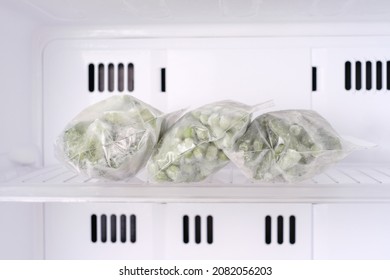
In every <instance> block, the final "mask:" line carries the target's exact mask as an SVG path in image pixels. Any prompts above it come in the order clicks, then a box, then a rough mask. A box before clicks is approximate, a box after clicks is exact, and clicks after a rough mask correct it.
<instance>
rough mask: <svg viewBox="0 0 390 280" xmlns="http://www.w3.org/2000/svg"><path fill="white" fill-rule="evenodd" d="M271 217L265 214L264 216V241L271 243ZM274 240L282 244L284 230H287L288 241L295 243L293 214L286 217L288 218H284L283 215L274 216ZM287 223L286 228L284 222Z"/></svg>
mask: <svg viewBox="0 0 390 280" xmlns="http://www.w3.org/2000/svg"><path fill="white" fill-rule="evenodd" d="M272 223H273V221H272V217H271V216H266V217H265V243H266V244H268V245H269V244H271V243H272V242H273V240H272V237H273V235H272ZM275 223H276V235H274V236H276V242H277V243H278V244H283V243H284V242H285V240H284V236H285V230H288V242H289V243H290V244H295V241H296V218H295V216H293V215H292V216H290V217H288V220H286V219H285V218H284V217H283V216H278V217H277V218H276V221H275ZM286 223H288V229H287V228H286V226H285V224H286Z"/></svg>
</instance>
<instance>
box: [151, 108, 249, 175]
mask: <svg viewBox="0 0 390 280" xmlns="http://www.w3.org/2000/svg"><path fill="white" fill-rule="evenodd" d="M252 111H253V107H250V106H247V105H245V104H242V103H238V102H233V101H221V102H215V103H211V104H208V105H205V106H202V107H200V108H198V109H195V110H193V111H190V112H188V113H186V114H184V115H183V116H182V117H181V118H180V119H179V120H178V121H177V122H176V123H175V124H174V125H173V126H172V127H171V128H170V129H169V130H168V131H167V132H166V133H165V134H164V135H163V137H162V139H161V140H160V142H159V144H158V145H157V150H156V151H155V153H154V154H153V155H152V157H151V159H150V161H149V163H148V171H149V174H150V177H151V179H152V181H157V182H198V181H202V180H204V179H205V178H207V177H208V176H209V175H211V174H212V173H215V172H216V171H218V170H219V169H221V168H223V167H224V166H225V165H227V164H228V163H229V159H228V158H227V156H226V155H225V153H224V150H225V149H232V147H233V145H234V143H235V142H236V140H237V139H238V138H239V137H240V136H242V135H243V134H244V132H245V130H246V129H247V126H248V124H249V123H250V120H251V113H252Z"/></svg>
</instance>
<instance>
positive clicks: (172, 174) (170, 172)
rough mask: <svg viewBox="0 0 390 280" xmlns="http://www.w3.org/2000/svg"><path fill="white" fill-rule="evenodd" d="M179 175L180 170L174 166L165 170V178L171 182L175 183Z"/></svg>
mask: <svg viewBox="0 0 390 280" xmlns="http://www.w3.org/2000/svg"><path fill="white" fill-rule="evenodd" d="M179 173H180V169H179V167H178V166H176V165H171V166H169V167H168V168H167V170H166V174H167V176H168V177H169V178H170V179H171V180H173V181H177V179H178V176H179Z"/></svg>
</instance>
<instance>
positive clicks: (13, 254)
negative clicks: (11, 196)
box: [0, 202, 44, 260]
mask: <svg viewBox="0 0 390 280" xmlns="http://www.w3.org/2000/svg"><path fill="white" fill-rule="evenodd" d="M42 258H44V228H43V205H42V203H23V202H0V259H3V260H4V259H5V260H7V259H8V260H9V259H11V260H13V259H22V260H30V259H42Z"/></svg>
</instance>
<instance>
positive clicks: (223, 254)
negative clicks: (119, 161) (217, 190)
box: [164, 203, 311, 259]
mask: <svg viewBox="0 0 390 280" xmlns="http://www.w3.org/2000/svg"><path fill="white" fill-rule="evenodd" d="M165 216H166V230H165V236H166V242H165V244H164V245H165V251H166V254H165V257H166V258H168V259H241V258H244V259H310V258H311V205H310V204H229V203H226V204H225V203H221V204H217V203H214V204H207V203H198V204H191V203H187V204H168V205H167V209H166V215H165ZM184 216H187V217H188V227H187V226H186V222H184V220H183V217H184ZM197 216H198V218H196V217H197ZM266 216H270V217H271V242H270V244H266V226H265V218H266ZM279 216H281V217H283V220H284V223H283V224H284V229H283V232H282V233H279V234H282V236H283V242H282V243H281V244H279V242H278V240H279V239H278V237H277V236H278V228H277V227H278V225H277V219H278V217H279ZM290 216H294V217H295V219H296V228H295V238H296V240H295V243H294V244H291V242H290V230H293V228H291V229H290V226H289V218H290ZM209 217H212V220H213V221H212V229H210V224H208V219H210V218H209ZM185 219H186V218H185ZM196 219H198V220H199V221H200V222H197V221H196ZM199 226H200V229H199ZM185 228H188V239H187V237H185V236H187V233H186V230H187V229H185ZM210 230H212V239H211V241H212V242H210ZM187 241H188V242H187Z"/></svg>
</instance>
